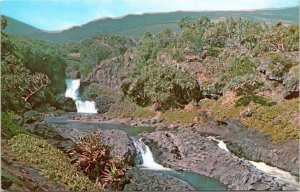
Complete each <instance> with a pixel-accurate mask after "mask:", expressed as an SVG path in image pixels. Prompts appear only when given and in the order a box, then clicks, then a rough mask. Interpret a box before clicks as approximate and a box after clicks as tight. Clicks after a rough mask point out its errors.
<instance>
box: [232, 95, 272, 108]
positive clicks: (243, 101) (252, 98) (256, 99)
mask: <svg viewBox="0 0 300 192" xmlns="http://www.w3.org/2000/svg"><path fill="white" fill-rule="evenodd" d="M250 102H253V103H256V104H259V105H262V106H272V105H275V104H276V102H272V101H270V100H268V99H267V98H265V97H263V96H259V95H255V94H246V95H243V96H242V97H241V98H240V99H239V100H238V101H237V102H236V106H247V105H248V104H249V103H250Z"/></svg>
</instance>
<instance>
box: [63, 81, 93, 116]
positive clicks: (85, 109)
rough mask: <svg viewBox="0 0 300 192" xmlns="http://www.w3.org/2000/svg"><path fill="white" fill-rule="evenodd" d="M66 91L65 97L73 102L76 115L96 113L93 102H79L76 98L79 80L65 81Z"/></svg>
mask: <svg viewBox="0 0 300 192" xmlns="http://www.w3.org/2000/svg"><path fill="white" fill-rule="evenodd" d="M66 84H67V90H66V93H65V96H66V97H70V98H72V99H73V100H74V101H75V104H76V108H77V112H78V113H97V109H96V107H95V102H94V101H81V100H80V98H79V97H78V95H79V87H80V79H66Z"/></svg>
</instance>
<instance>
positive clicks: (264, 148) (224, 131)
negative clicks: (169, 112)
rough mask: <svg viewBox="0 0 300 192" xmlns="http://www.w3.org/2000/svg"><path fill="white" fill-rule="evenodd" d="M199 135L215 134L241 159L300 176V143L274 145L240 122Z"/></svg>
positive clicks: (213, 127) (205, 131) (257, 131)
mask: <svg viewBox="0 0 300 192" xmlns="http://www.w3.org/2000/svg"><path fill="white" fill-rule="evenodd" d="M197 132H198V133H200V134H202V133H205V134H207V135H209V134H215V133H217V134H218V135H219V137H220V138H222V139H223V140H227V141H228V142H227V147H228V149H229V150H230V151H231V152H232V153H234V154H236V155H237V156H239V157H244V158H246V159H248V160H252V161H262V162H267V163H268V164H269V165H272V166H275V167H278V168H281V169H284V170H286V171H289V172H291V173H292V174H294V175H299V143H298V142H299V141H298V140H293V139H291V140H289V141H282V142H279V143H272V141H271V139H270V137H269V136H268V135H267V134H265V133H263V132H261V131H259V130H257V129H254V128H249V127H246V126H245V125H243V124H242V123H241V122H240V121H236V120H228V121H226V124H223V125H212V126H207V127H201V128H200V129H198V130H197Z"/></svg>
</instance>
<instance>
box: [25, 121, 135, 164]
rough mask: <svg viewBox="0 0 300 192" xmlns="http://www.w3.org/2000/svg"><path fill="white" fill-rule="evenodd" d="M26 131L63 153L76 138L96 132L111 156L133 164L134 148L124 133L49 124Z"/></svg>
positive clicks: (36, 125) (33, 125)
mask: <svg viewBox="0 0 300 192" xmlns="http://www.w3.org/2000/svg"><path fill="white" fill-rule="evenodd" d="M26 130H27V131H29V132H30V133H33V134H36V135H38V136H41V137H43V138H44V139H46V140H47V141H48V143H50V144H53V145H54V146H56V147H57V148H59V149H62V150H64V151H66V150H68V149H69V148H72V147H74V145H75V143H76V140H77V139H78V138H82V137H84V136H86V135H88V134H91V133H92V132H95V131H96V132H98V133H99V139H100V140H101V142H103V143H104V144H106V145H109V146H111V147H112V155H118V156H122V157H124V158H125V161H126V163H128V164H129V165H132V166H133V165H134V164H135V154H136V153H135V148H134V145H133V143H132V141H131V140H130V138H129V137H128V135H127V134H126V133H125V132H124V131H120V130H115V129H106V130H105V129H103V130H101V129H97V128H88V127H84V129H76V128H72V129H70V128H64V127H61V126H60V125H55V124H51V123H49V124H46V123H35V124H32V125H30V126H27V127H26Z"/></svg>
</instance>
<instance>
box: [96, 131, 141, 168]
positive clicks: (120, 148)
mask: <svg viewBox="0 0 300 192" xmlns="http://www.w3.org/2000/svg"><path fill="white" fill-rule="evenodd" d="M98 132H99V133H100V134H99V135H100V140H101V141H102V142H103V143H104V144H106V145H110V146H112V155H118V156H122V157H124V158H125V162H126V163H128V164H129V165H132V166H134V164H135V157H136V151H135V148H134V145H133V143H132V141H131V140H130V138H129V137H128V135H127V134H126V133H125V132H124V131H120V130H116V129H107V130H99V131H98Z"/></svg>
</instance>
